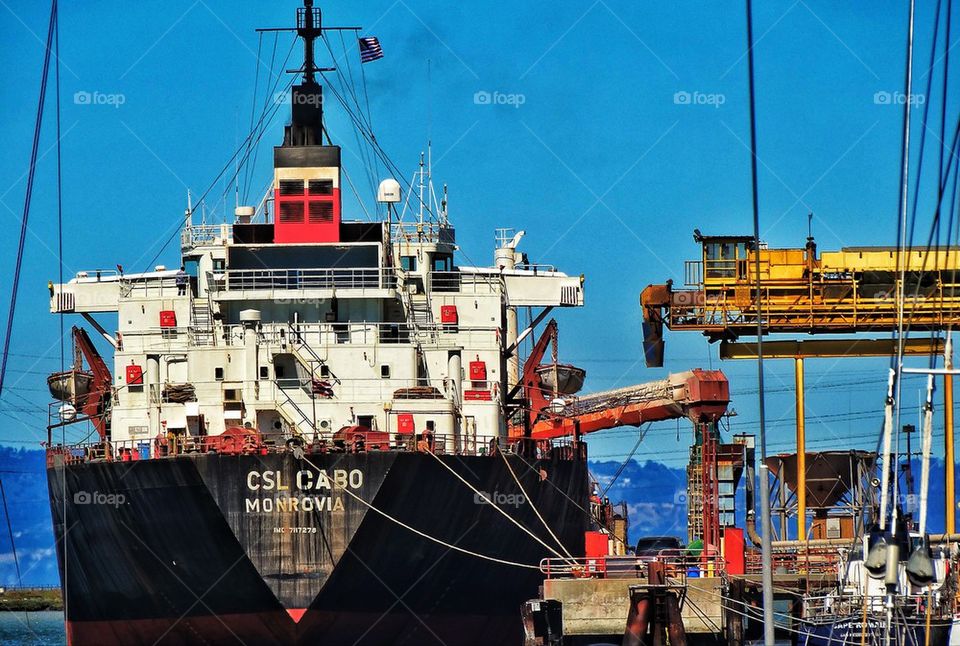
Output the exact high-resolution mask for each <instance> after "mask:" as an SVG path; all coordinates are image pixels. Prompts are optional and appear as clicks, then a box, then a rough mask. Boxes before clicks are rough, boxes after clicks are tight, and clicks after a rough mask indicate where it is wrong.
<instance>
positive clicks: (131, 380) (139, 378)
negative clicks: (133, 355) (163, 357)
mask: <svg viewBox="0 0 960 646" xmlns="http://www.w3.org/2000/svg"><path fill="white" fill-rule="evenodd" d="M127 385H128V386H142V385H143V368H142V367H140V366H127Z"/></svg>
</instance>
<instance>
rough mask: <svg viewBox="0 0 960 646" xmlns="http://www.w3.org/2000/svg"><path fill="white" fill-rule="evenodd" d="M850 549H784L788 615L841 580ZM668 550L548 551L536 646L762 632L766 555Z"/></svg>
mask: <svg viewBox="0 0 960 646" xmlns="http://www.w3.org/2000/svg"><path fill="white" fill-rule="evenodd" d="M731 544H732V545H734V546H735V548H734V549H741V548H740V547H739V546H737V543H736V541H731ZM849 547H850V546H849V545H846V546H844V545H839V544H837V545H835V546H815V547H811V548H809V549H803V548H800V549H799V550H798V549H797V548H796V547H795V546H792V547H790V548H789V549H788V548H787V547H786V546H783V547H781V548H780V549H778V551H777V558H776V559H775V564H774V567H775V572H774V575H773V581H774V597H775V599H776V600H777V601H783V602H785V603H786V605H787V607H788V608H789V610H788V611H786V612H785V613H784V614H785V616H784V617H783V619H784V623H791V622H792V621H793V620H794V619H798V618H799V612H800V608H801V603H800V602H801V599H802V596H803V595H804V594H811V593H812V594H817V593H825V592H827V591H828V590H831V589H834V588H835V587H836V585H837V571H838V570H837V567H838V564H839V563H840V557H841V552H842V551H843V550H844V549H847V548H849ZM664 552H670V553H664V554H662V555H660V556H659V557H657V558H656V559H646V558H638V557H635V556H608V557H601V558H586V559H576V560H575V561H574V562H570V561H569V560H567V561H563V560H560V559H545V560H544V561H543V562H542V563H541V569H542V570H543V571H544V574H545V579H544V582H543V592H542V595H541V598H540V599H537V600H535V601H530V602H528V603H527V604H526V605H525V606H524V610H523V614H524V623H525V626H526V628H527V641H526V644H527V646H534V645H536V646H549V645H552V644H557V645H559V644H564V645H571V644H588V643H596V641H597V640H605V643H606V642H608V641H610V640H613V641H614V642H616V643H624V644H628V643H630V644H633V643H637V644H639V643H644V644H666V643H668V641H669V643H670V644H684V645H685V644H687V643H699V642H701V641H703V640H714V641H715V640H720V641H723V642H725V643H727V644H731V645H734V646H737V645H741V644H744V643H745V642H746V641H747V640H749V639H750V638H752V637H755V636H756V635H757V634H758V632H759V630H760V627H761V618H760V614H759V613H760V606H761V602H760V595H761V587H762V581H761V572H760V562H759V559H757V558H755V557H756V555H754V554H753V553H752V552H747V553H745V554H744V557H741V558H737V556H736V555H734V554H727V555H721V554H720V553H714V552H710V551H704V552H701V553H700V554H695V553H687V552H686V551H681V550H675V551H668V550H664ZM725 556H726V558H725ZM672 609H675V611H673V612H674V613H675V614H674V616H673V617H671V612H672ZM667 636H669V640H667V639H666V637H667ZM621 640H622V642H621ZM638 640H640V641H638Z"/></svg>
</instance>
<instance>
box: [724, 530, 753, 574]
mask: <svg viewBox="0 0 960 646" xmlns="http://www.w3.org/2000/svg"><path fill="white" fill-rule="evenodd" d="M723 560H724V562H725V563H726V568H727V574H746V572H747V558H746V543H745V542H744V540H743V530H742V529H740V528H739V527H725V528H724V530H723Z"/></svg>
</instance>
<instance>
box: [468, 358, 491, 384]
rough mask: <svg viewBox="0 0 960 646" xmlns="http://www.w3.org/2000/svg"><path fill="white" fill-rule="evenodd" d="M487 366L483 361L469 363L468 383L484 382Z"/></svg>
mask: <svg viewBox="0 0 960 646" xmlns="http://www.w3.org/2000/svg"><path fill="white" fill-rule="evenodd" d="M486 380H487V364H486V363H484V362H483V361H471V362H470V381H486Z"/></svg>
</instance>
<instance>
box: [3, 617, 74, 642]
mask: <svg viewBox="0 0 960 646" xmlns="http://www.w3.org/2000/svg"><path fill="white" fill-rule="evenodd" d="M66 641H67V638H66V634H65V633H64V629H63V613H62V612H59V611H52V610H51V611H43V612H0V646H20V645H21V644H24V645H30V646H63V644H65V643H66Z"/></svg>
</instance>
